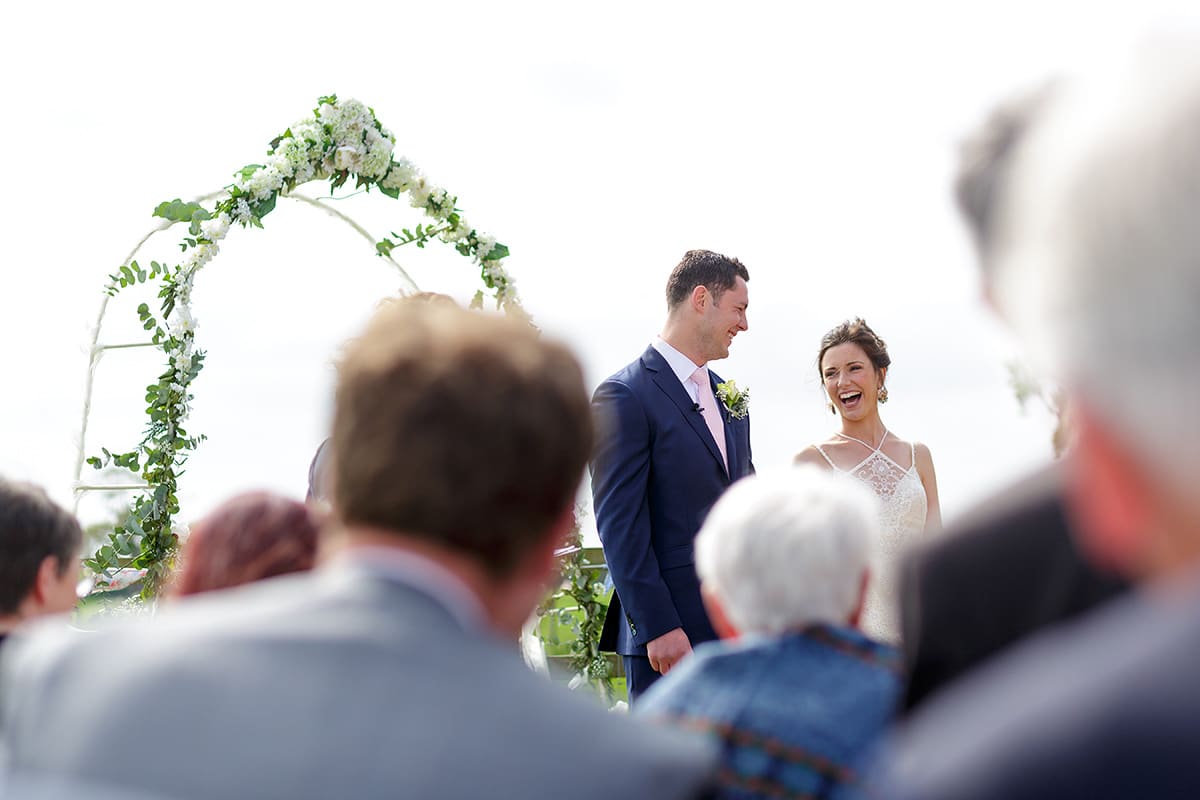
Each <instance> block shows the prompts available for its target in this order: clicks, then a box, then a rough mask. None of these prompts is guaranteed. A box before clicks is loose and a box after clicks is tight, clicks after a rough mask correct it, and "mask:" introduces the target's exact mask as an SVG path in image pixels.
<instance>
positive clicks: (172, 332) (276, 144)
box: [84, 95, 529, 597]
mask: <svg viewBox="0 0 1200 800" xmlns="http://www.w3.org/2000/svg"><path fill="white" fill-rule="evenodd" d="M317 103H318V104H317V107H316V108H315V109H314V110H313V114H312V116H310V117H307V118H305V119H303V120H301V121H299V122H297V123H296V124H294V125H292V126H291V127H289V128H288V129H287V130H286V131H284V132H283V133H282V134H280V135H279V136H277V137H276V138H275V139H274V140H272V141H271V145H270V150H269V151H268V153H267V157H266V159H265V160H264V163H262V164H250V165H248V166H246V167H244V168H242V169H241V170H239V171H238V172H237V173H235V180H234V182H233V183H232V184H230V185H229V186H227V187H226V190H225V191H224V192H222V193H221V195H220V196H219V197H218V199H217V201H216V203H215V205H214V206H213V207H212V208H211V209H209V208H205V207H204V206H203V205H201V204H199V203H194V202H192V203H185V202H183V201H181V200H173V201H168V202H164V203H160V204H159V205H158V207H157V208H155V210H154V215H155V216H157V217H161V218H162V219H164V220H166V221H167V224H172V223H178V222H183V223H186V224H187V225H188V234H187V236H185V237H184V238H183V241H182V242H181V243H180V247H181V249H182V252H183V255H182V257H181V259H180V261H179V263H178V264H174V265H171V264H160V263H158V262H153V263H152V264H151V265H150V267H149V268H148V269H147V268H143V267H141V266H139V265H138V263H137V262H136V261H130V263H128V264H126V265H123V266H121V267H120V268H119V269H118V270H117V271H116V272H115V273H113V274H112V275H110V276H109V282H108V283H107V284H106V286H105V289H104V290H105V292H106V294H107V295H108V296H114V295H116V294H117V293H118V292H120V291H121V290H122V289H125V288H127V287H130V286H134V285H138V284H143V283H146V282H148V281H157V282H159V283H160V288H159V291H158V297H159V298H160V300H161V303H160V308H159V311H158V313H155V312H154V311H152V310H151V309H150V307H149V306H148V305H147V304H146V303H142V304H141V305H139V306H138V316H139V319H140V320H141V322H142V325H143V328H144V330H146V331H148V332H150V335H151V342H150V344H152V345H153V346H156V347H158V348H159V349H161V350H162V351H163V353H164V355H165V357H166V369H165V370H164V372H163V373H162V374H161V375H159V377H158V379H157V381H156V382H155V383H152V384H150V385H149V386H148V387H147V389H146V403H147V406H146V414H147V415H148V416H149V417H150V423H149V425H148V426H147V429H146V433H145V436H144V437H143V439H142V441H141V442H139V443H138V445H137V447H135V448H134V449H133V450H130V451H128V452H123V453H114V452H111V451H109V450H108V449H107V448H102V454H103V455H101V456H93V457H91V458H88V459H87V463H88V464H90V465H92V466H93V467H95V468H97V469H100V468H103V467H106V466H109V465H114V466H117V467H122V468H125V469H129V470H132V471H133V472H135V473H140V476H141V479H142V481H143V482H144V483H145V486H144V487H143V489H142V492H141V494H140V495H138V496H137V497H136V498H135V499H134V500H133V502H132V505H131V507H130V511H129V514H127V515H126V518H125V519H124V520H123V521H122V522H121V523H119V525H118V526H117V527H116V528H115V530H114V531H113V532H112V533H111V534H110V536H109V539H108V541H107V542H106V543H104V544H103V545H102V546H101V547H100V548H99V549H98V550H97V552H96V553H95V554H94V555H93V556H92V557H90V558H88V559H87V560H86V563H87V565H88V566H89V567H90V568H91V569H93V570H94V571H95V572H97V573H98V574H99V575H101V576H102V578H103V576H105V575H108V576H111V575H113V574H114V573H115V572H117V571H119V570H122V569H135V570H145V571H146V581H145V584H144V590H143V596H147V597H148V596H152V595H153V594H154V593H155V592H156V591H157V589H158V587H159V584H160V583H161V581H162V579H163V578H165V577H166V574H167V571H168V569H169V567H170V561H171V559H172V558H173V556H174V553H175V550H176V546H177V542H178V536H177V535H176V531H175V530H174V528H173V518H174V515H176V514H177V513H178V511H179V504H178V499H177V496H176V491H177V487H178V480H179V475H180V472H179V468H180V467H181V466H182V465H183V463H184V462H185V461H186V460H187V457H188V455H189V454H190V453H191V452H192V451H193V450H194V449H195V448H196V446H197V445H198V444H199V443H200V442H201V441H202V440H203V439H204V437H203V436H202V435H200V436H196V435H190V434H188V432H187V431H186V429H185V428H184V423H185V422H186V421H187V419H188V416H189V413H190V410H191V401H192V400H193V395H192V393H191V386H192V383H193V381H195V379H196V376H197V375H198V374H199V372H200V371H201V369H202V368H203V364H204V357H205V354H204V352H203V351H202V350H199V349H198V348H197V347H196V320H195V317H194V316H193V314H192V306H191V295H192V287H193V284H194V281H195V279H196V274H197V273H198V272H199V271H200V270H201V269H202V268H203V267H204V266H205V265H207V264H208V263H209V262H210V261H212V260H213V259H214V258H215V257H216V256H217V255H218V254H219V252H220V244H221V242H222V241H223V240H224V239H225V238H226V236H227V235H228V234H229V231H230V230H231V228H232V227H233V226H234V225H240V226H241V227H242V228H248V227H252V226H253V227H259V228H261V227H262V219H263V217H265V216H266V215H267V214H269V213H270V212H271V211H272V210H274V208H275V203H276V200H277V199H278V198H279V197H280V196H286V195H289V194H290V193H291V192H292V191H293V190H294V189H295V188H296V187H298V186H300V185H301V184H304V183H308V182H310V181H318V180H320V181H328V182H329V183H330V186H331V191H332V190H334V189H337V188H338V187H341V186H343V185H345V184H346V183H348V182H349V181H350V180H351V179H353V180H354V186H355V188H358V189H365V190H367V191H370V190H371V189H372V188H375V189H377V190H378V191H379V192H380V193H382V194H384V195H387V196H388V197H391V198H393V199H399V198H400V197H401V195H407V197H408V198H409V203H410V205H411V206H412V207H414V208H417V209H419V210H421V211H422V212H424V214H425V216H426V217H428V218H429V220H430V221H429V222H427V223H423V224H420V225H417V226H416V227H415V228H414V229H412V230H410V229H408V228H405V229H403V230H402V231H401V232H400V233H393V234H392V237H395V238H394V239H392V238H384V239H382V240H381V241H379V242H376V243H375V247H376V251H377V252H378V254H379V255H381V256H384V257H386V258H389V259H390V257H391V252H392V250H394V249H395V248H397V247H400V246H403V245H407V244H416V245H417V247H424V246H425V245H426V244H427V243H429V242H431V241H435V240H436V241H439V242H442V243H445V244H447V245H450V246H452V247H454V249H455V250H456V251H457V252H458V253H459V254H461V255H463V256H464V257H467V258H469V259H471V261H472V262H473V263H474V264H475V265H477V266H478V268H479V271H480V279H481V281H482V283H483V286H484V288H483V289H480V290H479V291H478V292H476V295H475V298H474V300H473V302H472V306H473V307H479V306H482V305H483V303H484V302H485V300H487V299H488V298H489V297H490V299H492V300H493V301H494V302H495V304H496V307H497V308H499V309H502V310H504V311H505V312H506V313H508V314H510V315H512V316H516V317H518V318H520V319H524V320H526V321H528V319H529V317H528V315H527V314H526V313H525V311H524V309H523V308H522V307H521V303H520V299H519V297H518V296H517V292H516V287H515V282H514V280H513V278H512V277H511V276H510V275H509V274H508V272H507V271H506V269H505V267H504V263H503V262H504V259H505V258H506V257H507V256H508V248H507V247H506V246H505V245H503V244H501V243H499V242H497V241H496V239H495V238H494V237H493V236H490V235H488V234H486V233H483V232H481V231H479V230H477V229H476V228H475V227H474V226H473V225H471V223H469V222H468V221H467V219H466V217H465V216H464V215H463V214H462V212H461V210H460V209H458V208H457V202H458V198H457V197H456V196H454V195H452V194H450V192H448V191H447V190H446V189H444V188H442V187H440V186H437V185H435V184H433V183H432V182H430V181H429V180H428V179H427V178H426V177H425V175H423V174H422V173H421V171H420V170H419V169H418V168H417V167H416V166H415V165H414V164H413V163H412V162H410V161H408V160H407V159H405V158H396V157H394V149H395V137H394V136H393V135H392V133H391V132H390V131H389V130H387V129H386V128H384V127H383V125H382V124H380V122H379V120H378V119H376V117H375V112H374V111H373V110H372V109H371V108H369V107H367V106H365V105H364V104H362V103H361V102H359V101H357V100H345V101H341V102H339V101H338V98H337V96H336V95H330V96H327V97H322V98H320V99H319V100H318V101H317ZM131 257H132V256H131ZM102 318H103V309H102V311H101V319H102ZM98 324H99V323H98ZM86 415H87V410H86V407H85V423H84V424H85V428H86ZM97 488H103V487H97Z"/></svg>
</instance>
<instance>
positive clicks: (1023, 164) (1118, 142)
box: [880, 37, 1200, 800]
mask: <svg viewBox="0 0 1200 800" xmlns="http://www.w3.org/2000/svg"><path fill="white" fill-rule="evenodd" d="M1198 140H1200V42H1197V41H1195V40H1193V39H1176V38H1174V37H1159V38H1158V39H1154V40H1151V41H1148V42H1146V43H1145V44H1144V45H1143V46H1142V48H1141V49H1139V50H1138V51H1137V52H1136V53H1135V54H1133V55H1132V56H1131V57H1130V58H1128V59H1124V60H1121V61H1120V62H1118V68H1117V69H1115V70H1114V71H1112V72H1110V73H1105V74H1098V75H1095V76H1093V78H1092V79H1091V80H1081V81H1079V82H1077V83H1075V84H1072V85H1071V86H1070V88H1069V90H1068V94H1066V95H1064V97H1063V98H1062V99H1061V100H1060V101H1056V102H1055V104H1054V108H1053V109H1052V110H1051V111H1050V112H1049V113H1048V114H1047V115H1046V117H1045V118H1043V119H1041V120H1040V121H1039V122H1038V123H1037V125H1036V126H1035V128H1034V129H1033V130H1032V131H1031V132H1030V138H1029V140H1028V141H1027V143H1025V144H1023V145H1022V148H1021V152H1020V153H1019V154H1018V159H1019V160H1018V162H1017V163H1016V164H1015V167H1014V168H1015V170H1016V171H1015V172H1014V173H1013V177H1012V180H1011V189H1010V191H1009V192H1008V197H1007V198H1006V199H1005V215H1004V217H1003V227H1002V236H1003V238H1002V239H1001V241H1000V242H999V245H998V246H999V248H1000V249H999V253H998V266H999V269H1000V275H999V282H998V286H999V288H1000V292H999V300H1000V303H1001V304H1002V306H1003V307H1004V309H1005V311H1006V313H1007V315H1008V316H1009V317H1010V319H1012V320H1013V321H1014V323H1015V326H1016V327H1017V329H1018V330H1019V331H1021V332H1022V333H1023V335H1024V336H1025V337H1026V339H1027V341H1028V343H1029V344H1030V352H1031V353H1033V354H1035V355H1037V356H1040V357H1041V358H1042V359H1043V360H1044V363H1045V367H1046V368H1047V370H1048V372H1049V374H1051V375H1054V376H1056V377H1057V378H1058V379H1059V381H1060V382H1061V384H1062V385H1063V386H1064V388H1065V389H1066V390H1067V392H1068V393H1069V394H1070V397H1071V399H1072V402H1073V405H1072V418H1073V426H1074V432H1075V444H1074V446H1073V447H1072V449H1071V451H1070V452H1069V453H1068V456H1067V464H1066V471H1067V475H1066V484H1065V487H1064V493H1065V498H1066V501H1067V503H1068V506H1069V507H1070V509H1071V511H1072V512H1073V514H1074V518H1075V519H1076V520H1078V531H1079V533H1080V536H1081V540H1082V542H1083V544H1084V548H1085V551H1086V552H1087V553H1088V554H1089V555H1090V556H1091V557H1092V558H1094V559H1095V560H1096V561H1097V562H1098V563H1105V564H1112V565H1115V566H1117V567H1119V568H1120V569H1121V570H1122V571H1123V572H1126V573H1127V574H1130V575H1133V576H1135V578H1136V579H1137V581H1138V583H1139V584H1140V586H1139V591H1138V592H1137V593H1131V594H1128V595H1126V596H1125V597H1124V598H1122V599H1119V600H1116V601H1113V602H1112V603H1110V604H1108V606H1107V607H1105V608H1104V609H1102V610H1098V611H1096V612H1095V613H1093V614H1091V615H1089V616H1088V617H1087V618H1086V619H1084V620H1082V621H1081V622H1079V623H1078V624H1076V625H1074V626H1070V627H1067V628H1063V629H1060V630H1059V631H1057V632H1055V633H1051V634H1047V635H1046V636H1043V637H1039V638H1037V639H1036V640H1033V641H1031V642H1029V643H1028V644H1026V645H1023V646H1022V647H1020V648H1019V649H1018V650H1016V651H1014V652H1012V653H1011V654H1010V655H1009V656H1008V657H1006V658H1004V659H1001V660H999V661H997V662H995V663H994V664H992V665H989V667H988V668H987V669H984V670H980V671H979V672H978V673H977V674H976V675H974V676H971V677H970V678H968V679H965V680H964V681H962V682H960V683H959V684H957V685H956V686H954V687H951V688H949V689H947V690H946V691H945V692H944V693H943V694H942V695H941V696H940V697H939V698H938V699H937V700H935V701H932V702H931V703H929V704H928V706H927V707H925V708H923V709H922V711H921V712H920V713H918V714H917V715H916V716H915V718H914V719H913V721H912V723H911V724H910V725H909V726H907V727H906V730H905V732H904V734H903V735H902V736H901V737H900V738H899V740H898V742H897V747H896V750H895V752H894V753H893V754H892V758H891V759H890V762H889V766H888V769H887V770H885V774H884V775H883V777H882V779H881V781H880V786H881V788H882V790H883V793H884V795H885V796H890V797H901V798H924V799H926V800H938V799H939V798H958V797H962V798H968V797H969V798H974V799H975V800H981V799H982V800H988V798H1017V797H1019V798H1035V799H1036V798H1056V799H1057V800H1062V798H1089V800H1093V799H1094V798H1112V797H1128V798H1145V797H1153V798H1157V799H1159V800H1161V799H1162V798H1184V797H1187V798H1193V797H1195V796H1196V787H1197V786H1200V760H1197V758H1196V756H1195V747H1194V746H1193V745H1192V743H1193V742H1195V741H1196V740H1197V738H1198V737H1200V692H1197V691H1196V690H1195V674H1196V670H1197V669H1198V668H1200V578H1198V577H1197V575H1198V570H1200V493H1197V491H1196V480H1197V476H1198V475H1200V416H1197V414H1196V413H1195V412H1196V409H1197V408H1200V347H1198V346H1197V343H1200V314H1197V313H1196V309H1197V306H1200V226H1197V225H1196V219H1197V217H1198V216H1200V192H1198V191H1197V187H1198V186H1200V147H1197V145H1196V142H1197V141H1198Z"/></svg>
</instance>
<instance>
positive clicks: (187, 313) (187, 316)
mask: <svg viewBox="0 0 1200 800" xmlns="http://www.w3.org/2000/svg"><path fill="white" fill-rule="evenodd" d="M168 327H169V328H170V333H171V335H172V336H174V337H175V338H176V339H182V338H184V334H187V333H193V332H195V330H196V320H195V318H194V317H193V316H192V312H191V309H190V308H189V307H188V305H187V304H186V303H177V304H176V306H175V310H174V311H173V312H172V313H171V320H170V321H169V323H168Z"/></svg>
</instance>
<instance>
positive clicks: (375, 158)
mask: <svg viewBox="0 0 1200 800" xmlns="http://www.w3.org/2000/svg"><path fill="white" fill-rule="evenodd" d="M366 144H367V152H366V155H364V156H363V160H362V168H361V170H360V171H361V172H362V174H363V175H367V176H369V177H372V178H379V177H382V176H383V174H384V173H385V172H386V171H387V168H388V165H389V164H390V163H391V160H392V150H394V149H395V147H396V143H395V141H394V140H393V139H392V138H391V134H390V133H389V134H381V133H380V132H379V131H377V130H375V128H374V127H371V128H367V135H366Z"/></svg>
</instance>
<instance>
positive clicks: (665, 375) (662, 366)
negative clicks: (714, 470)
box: [642, 346, 729, 477]
mask: <svg viewBox="0 0 1200 800" xmlns="http://www.w3.org/2000/svg"><path fill="white" fill-rule="evenodd" d="M642 366H644V367H645V368H646V369H647V370H648V371H649V372H650V373H652V375H653V379H654V382H655V383H656V384H657V385H658V388H659V389H661V390H662V391H663V393H664V394H666V396H667V397H669V398H670V399H671V402H672V403H674V404H675V406H676V408H678V409H679V413H680V414H682V415H683V418H684V419H685V420H686V421H687V424H688V425H690V426H691V428H692V430H693V431H695V432H696V435H697V436H699V437H700V441H701V442H703V443H704V446H705V447H707V448H708V452H709V453H710V454H711V455H712V457H713V458H715V459H716V460H717V463H718V464H720V465H721V468H722V469H725V474H726V477H728V475H729V470H728V469H727V468H726V466H725V460H724V459H723V458H721V451H720V450H718V449H717V443H716V441H715V440H714V439H713V437H712V432H711V431H709V429H708V423H707V422H705V421H704V415H703V414H701V413H700V412H699V411H697V410H696V403H695V402H694V401H693V400H692V398H691V397H690V396H689V395H688V393H687V390H686V389H684V388H683V384H682V383H680V382H679V378H677V377H676V376H675V373H674V372H673V371H672V370H671V365H670V364H668V363H667V360H666V359H665V358H663V357H662V354H661V353H659V352H658V351H657V350H655V349H654V347H653V346H651V347H648V348H646V352H645V353H643V354H642ZM709 379H710V381H711V379H712V374H711V372H710V373H709ZM715 393H716V390H715V389H714V395H715ZM717 410H718V411H720V412H721V427H722V428H724V429H725V448H726V452H728V450H729V422H728V420H726V419H725V413H724V410H723V409H721V403H720V402H718V403H717Z"/></svg>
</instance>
